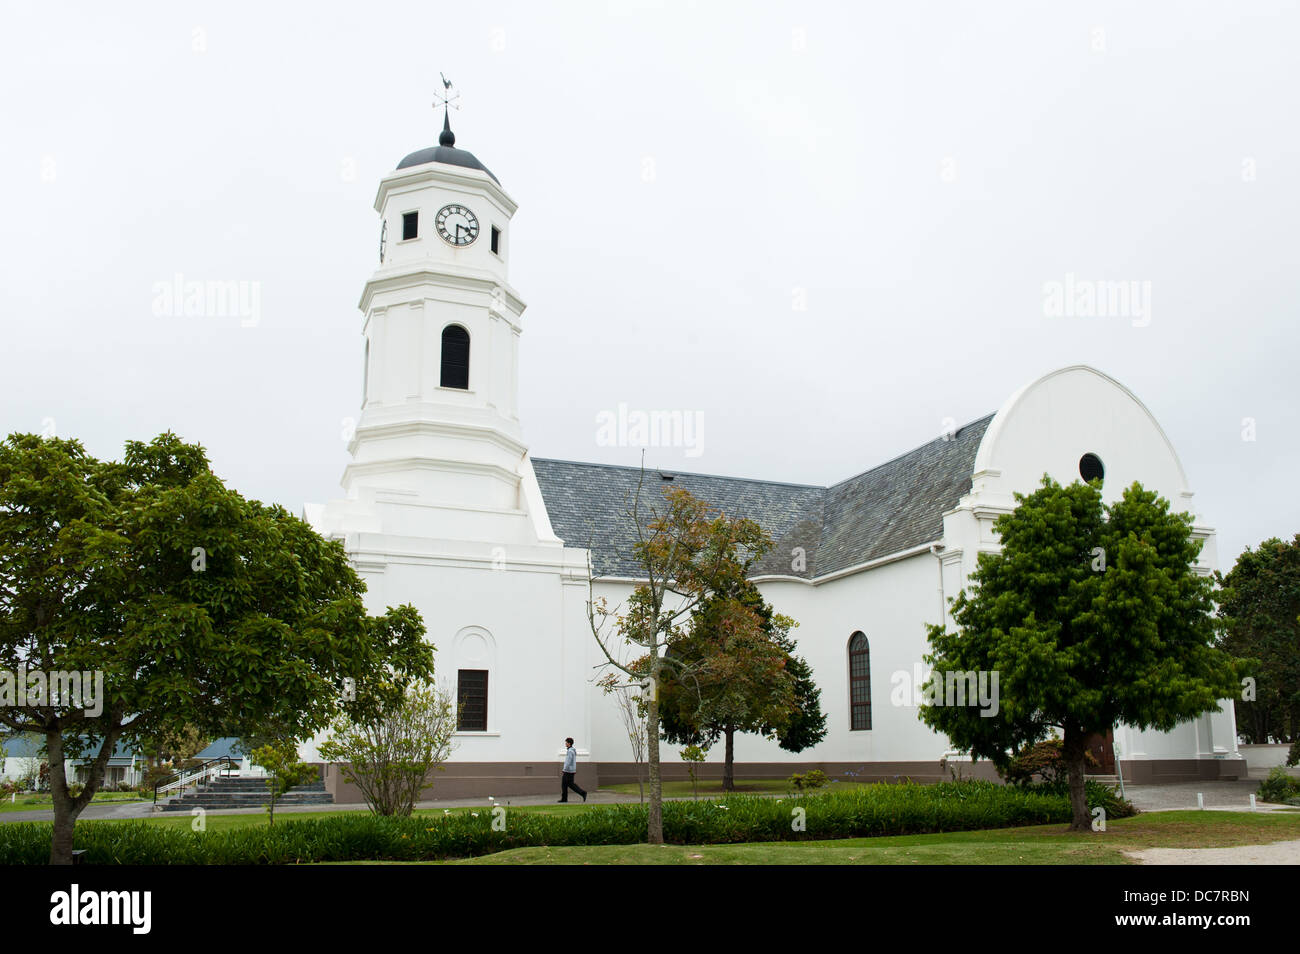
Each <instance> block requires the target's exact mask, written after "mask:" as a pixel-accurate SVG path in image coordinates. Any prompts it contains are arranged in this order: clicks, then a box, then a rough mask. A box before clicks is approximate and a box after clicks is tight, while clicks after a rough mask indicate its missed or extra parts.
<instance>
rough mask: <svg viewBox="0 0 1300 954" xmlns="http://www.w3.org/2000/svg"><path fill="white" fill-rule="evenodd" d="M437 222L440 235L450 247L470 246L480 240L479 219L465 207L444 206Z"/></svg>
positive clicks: (439, 212) (439, 211) (440, 210)
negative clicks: (477, 239)
mask: <svg viewBox="0 0 1300 954" xmlns="http://www.w3.org/2000/svg"><path fill="white" fill-rule="evenodd" d="M435 222H436V224H437V226H438V234H439V235H441V236H442V240H443V241H444V242H446V243H447V244H448V245H455V246H457V247H460V246H464V245H469V244H470V243H472V242H473V241H474V240H475V239H476V238H478V219H477V218H475V216H474V213H473V212H471V211H470V210H469V209H467V208H465V207H464V206H463V205H444V206H443V207H442V208H441V209H439V210H438V217H437V219H435Z"/></svg>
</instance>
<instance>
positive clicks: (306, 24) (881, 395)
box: [0, 0, 1300, 569]
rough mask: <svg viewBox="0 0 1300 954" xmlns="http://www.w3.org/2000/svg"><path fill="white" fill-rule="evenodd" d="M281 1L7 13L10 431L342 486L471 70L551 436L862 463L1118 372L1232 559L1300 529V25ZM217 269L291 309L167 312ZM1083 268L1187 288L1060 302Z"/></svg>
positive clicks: (528, 373)
mask: <svg viewBox="0 0 1300 954" xmlns="http://www.w3.org/2000/svg"><path fill="white" fill-rule="evenodd" d="M282 6H287V5H278V4H277V5H271V4H266V3H247V4H245V3H231V2H222V3H210V4H187V3H160V4H146V3H132V4H82V5H69V4H52V3H46V2H42V3H14V2H8V0H6V2H5V3H4V6H3V29H0V81H2V83H0V88H2V90H3V92H2V93H0V95H2V96H3V101H2V102H3V112H2V114H0V118H2V120H3V140H4V149H3V151H0V195H2V196H3V204H2V205H0V208H2V209H3V212H4V214H3V224H2V226H0V262H3V282H0V309H2V312H0V313H2V314H3V316H4V321H5V327H6V334H5V335H4V338H3V341H4V347H3V352H2V354H0V374H3V382H4V383H3V387H2V388H0V427H3V430H4V432H5V433H8V432H13V431H32V432H40V431H42V430H43V429H44V430H46V431H50V430H53V431H54V432H55V433H57V434H58V435H59V436H70V437H77V438H80V439H81V440H82V441H83V442H84V443H85V444H86V445H87V446H88V448H89V449H90V450H91V451H92V452H94V453H96V454H98V455H101V456H113V457H115V456H118V455H119V454H120V452H121V447H122V443H123V441H125V440H128V439H147V438H150V437H152V436H153V435H156V434H157V433H159V432H161V431H164V430H168V429H171V430H174V431H175V432H177V433H178V434H180V435H181V436H182V437H184V438H185V439H186V440H190V441H196V442H199V443H202V444H203V445H204V446H205V447H207V448H208V450H209V453H210V454H211V457H212V460H213V463H214V467H215V469H216V470H217V471H218V473H220V474H221V475H222V476H223V477H224V478H225V479H226V480H227V482H228V483H229V484H230V485H232V486H234V487H235V488H237V489H239V490H240V491H241V492H242V493H244V494H246V495H247V496H251V497H256V498H260V499H264V500H275V501H279V502H281V503H283V504H285V505H286V506H288V507H289V508H290V509H291V510H293V511H294V512H301V509H302V504H303V503H304V502H306V501H313V502H320V501H324V500H326V499H329V498H331V497H335V496H338V494H339V488H338V481H339V477H340V476H341V474H342V471H343V467H344V465H345V464H346V462H347V453H346V444H345V441H344V440H343V439H342V437H341V434H342V431H343V430H344V428H345V426H346V425H345V424H344V421H345V419H347V418H355V417H356V416H357V415H358V413H359V407H358V405H359V399H360V391H361V373H362V367H361V360H362V339H361V335H360V330H361V314H360V312H359V311H358V310H357V307H356V304H357V301H358V298H359V296H360V293H361V290H362V286H363V285H364V283H365V282H366V280H367V279H368V277H369V276H370V274H371V272H372V271H373V269H374V268H375V265H376V256H377V244H378V237H379V236H378V232H379V228H378V221H377V215H376V213H375V212H374V210H373V208H372V203H373V201H374V195H375V191H376V186H377V183H378V180H379V179H380V177H381V176H383V175H384V174H385V173H387V172H389V171H390V170H392V169H393V168H394V167H395V165H396V164H397V162H398V161H399V160H400V159H401V158H402V157H403V156H404V155H406V154H407V153H408V152H411V151H413V150H415V149H418V148H421V147H424V146H429V145H433V144H434V143H435V142H436V138H437V131H438V129H439V128H440V124H441V117H440V115H438V114H435V112H434V110H433V109H432V108H431V102H432V100H433V98H434V94H435V93H436V91H437V90H438V89H439V88H440V86H441V84H440V81H439V79H438V74H439V71H443V72H445V73H446V74H447V76H449V77H450V78H451V79H452V80H453V81H454V82H455V83H456V85H457V86H458V87H459V89H460V90H461V100H460V102H461V105H462V107H463V108H462V109H461V110H460V111H459V112H458V113H453V116H452V122H453V127H454V128H455V131H456V134H457V145H458V146H460V147H462V148H465V149H468V150H470V151H472V152H474V153H475V154H476V155H477V156H478V158H479V159H480V160H481V161H483V162H484V163H485V164H486V165H487V166H488V167H489V168H490V169H492V171H493V172H494V173H495V174H496V175H497V176H498V178H499V179H500V180H501V182H502V184H503V185H504V186H505V188H506V190H507V191H508V192H509V193H510V194H511V195H512V196H513V197H514V199H515V200H516V201H518V202H519V212H518V214H517V215H516V216H515V219H514V222H513V225H512V231H511V236H510V254H511V261H510V281H511V284H512V285H513V286H514V287H515V288H516V289H518V291H519V293H520V294H521V295H522V297H523V298H524V300H525V301H526V302H527V303H528V306H529V307H528V310H527V312H526V313H525V315H524V327H525V334H524V337H523V340H522V344H521V362H522V368H521V375H520V385H519V396H520V406H521V417H522V421H523V426H524V434H525V438H526V439H527V441H528V444H529V445H530V447H531V449H532V452H533V454H534V456H537V457H562V458H567V459H573V460H591V461H605V462H611V463H628V464H634V463H636V461H637V459H638V456H639V455H638V452H637V451H636V450H635V449H632V448H627V447H608V446H601V444H600V443H599V442H598V440H597V428H596V418H597V415H598V414H599V413H600V412H601V411H602V410H611V411H612V410H615V409H617V407H618V406H619V405H620V404H626V405H627V406H628V407H629V408H630V409H645V410H682V411H685V412H688V413H692V414H697V413H698V414H699V415H701V416H702V420H703V424H704V429H703V433H702V443H701V446H700V450H701V453H700V454H699V455H698V456H693V457H687V456H686V454H685V449H683V448H676V449H659V450H654V451H652V452H651V462H652V463H654V464H657V465H660V466H664V467H669V468H675V469H682V470H685V469H690V470H697V471H702V472H706V473H718V474H729V475H736V476H747V477H759V478H765V479H770V480H784V481H793V482H800V483H811V484H826V483H829V482H834V481H838V480H840V479H843V478H845V477H848V476H850V475H852V474H854V473H857V472H860V471H862V470H865V469H867V468H869V467H872V466H874V465H876V464H879V463H881V462H883V461H885V460H887V459H889V458H891V457H893V456H896V455H897V454H899V453H901V452H903V451H906V450H908V449H910V448H911V447H914V446H916V445H918V444H921V443H924V442H925V441H927V440H930V439H931V438H933V437H934V436H936V435H937V434H938V433H940V432H941V430H942V426H943V424H942V422H943V421H944V419H946V418H951V419H953V420H954V421H956V422H957V423H958V424H961V423H965V422H967V421H970V420H972V419H975V418H977V417H980V416H983V415H984V414H987V413H989V412H991V411H993V410H996V409H997V408H998V407H999V406H1000V405H1001V404H1002V403H1003V401H1005V400H1006V398H1007V397H1008V396H1009V395H1010V394H1011V393H1013V392H1014V391H1015V390H1016V389H1017V388H1019V387H1020V386H1021V385H1023V384H1025V383H1027V382H1028V381H1030V380H1032V379H1034V378H1037V377H1038V376H1040V375H1042V374H1043V373H1045V372H1047V371H1050V370H1052V369H1054V368H1057V367H1061V366H1064V365H1070V364H1077V363H1085V364H1091V365H1094V366H1095V367H1097V368H1099V369H1101V370H1102V371H1104V372H1106V373H1108V374H1110V375H1111V376H1113V377H1115V378H1117V379H1118V380H1119V381H1121V382H1122V383H1123V384H1125V385H1127V386H1128V387H1129V388H1130V389H1132V390H1133V391H1134V392H1135V393H1136V394H1137V395H1138V397H1139V398H1141V399H1142V400H1143V401H1144V402H1145V403H1146V404H1147V406H1148V407H1149V408H1150V409H1151V410H1152V412H1153V413H1154V414H1155V416H1156V418H1157V420H1159V421H1160V422H1161V424H1162V425H1163V427H1164V428H1165V430H1166V432H1167V433H1168V435H1169V437H1170V439H1171V440H1172V441H1173V443H1174V446H1175V448H1177V450H1178V451H1179V453H1180V455H1181V457H1182V461H1183V464H1184V467H1185V469H1186V472H1187V475H1188V479H1189V481H1190V484H1191V488H1192V489H1193V490H1194V491H1195V492H1196V497H1195V498H1194V503H1195V506H1196V509H1197V512H1198V514H1199V515H1200V516H1201V517H1202V518H1203V519H1204V520H1205V521H1207V522H1208V523H1209V524H1210V525H1211V526H1214V527H1216V528H1217V530H1218V533H1219V548H1220V562H1221V564H1222V566H1223V568H1224V569H1227V568H1228V567H1229V566H1230V565H1231V562H1232V560H1233V559H1234V558H1235V556H1236V555H1237V554H1238V553H1239V552H1240V550H1241V549H1242V548H1243V547H1245V546H1247V545H1255V544H1257V543H1258V542H1259V541H1260V540H1262V539H1265V538H1267V537H1269V536H1274V535H1278V536H1283V537H1290V536H1291V535H1293V534H1295V533H1296V532H1297V531H1300V495H1298V494H1297V493H1296V484H1297V471H1298V470H1300V448H1298V446H1297V441H1296V435H1297V433H1300V410H1298V405H1300V402H1297V400H1296V399H1297V393H1298V391H1300V384H1298V383H1297V375H1296V358H1297V354H1298V352H1300V349H1298V348H1297V344H1298V343H1300V331H1298V330H1297V311H1298V307H1297V301H1300V294H1298V291H1300V289H1297V284H1298V283H1300V268H1298V267H1297V265H1298V262H1297V258H1298V255H1297V252H1298V251H1300V249H1298V245H1300V239H1298V238H1297V232H1296V222H1297V221H1298V220H1300V201H1298V200H1300V186H1298V185H1297V181H1298V180H1297V164H1298V162H1300V123H1297V122H1296V117H1297V116H1300V65H1298V64H1300V57H1297V55H1296V52H1295V45H1296V37H1297V36H1300V13H1298V12H1297V7H1296V5H1295V4H1282V3H1279V4H1270V3H1242V2H1233V3H1214V4H1204V3H1201V4H1188V3H1172V2H1171V3H1149V4H1142V5H1140V6H1138V5H1134V4H1130V3H1115V4H1110V3H1088V4H1059V3H1052V4H1044V3H1041V2H1025V3H1002V2H982V3H951V4H923V3H889V4H881V3H872V4H847V3H846V4H836V5H829V4H824V5H823V4H808V3H799V4H794V3H781V4H776V3H773V4H762V5H760V4H754V3H743V4H740V3H737V4H724V3H714V2H709V3H704V2H699V3H649V2H646V3H636V2H608V3H588V4H577V3H574V4H562V5H554V4H544V3H538V2H533V3H518V4H489V3H472V4H471V3H445V2H440V0H439V2H428V0H425V2H419V3H409V4H383V3H346V4H329V3H313V4H310V5H308V4H303V5H301V6H300V7H297V8H296V9H282V8H281V7H282ZM178 274H179V275H182V276H183V277H184V279H185V280H187V281H191V280H200V281H210V280H213V281H215V280H236V281H245V282H250V283H257V285H256V287H257V289H258V292H259V294H260V312H259V316H258V320H257V322H256V324H253V325H251V326H246V325H247V324H248V323H247V322H242V321H241V320H240V319H239V317H237V316H218V317H189V318H187V317H183V316H181V317H177V316H172V315H166V314H164V315H157V314H155V311H156V310H157V309H156V308H155V289H154V286H155V283H158V282H170V281H172V280H173V276H175V275H178ZM1067 276H1074V277H1075V279H1076V280H1083V281H1096V280H1102V279H1105V280H1112V281H1130V282H1136V283H1138V285H1136V286H1134V287H1135V288H1138V289H1141V288H1149V290H1150V302H1149V309H1148V310H1147V312H1146V313H1145V314H1142V315H1133V316H1124V315H1121V316H1109V317H1081V316H1073V317H1070V316H1062V317H1056V316H1052V315H1050V314H1048V313H1047V312H1048V311H1049V310H1050V309H1049V308H1048V307H1047V306H1046V301H1045V291H1044V288H1045V284H1046V283H1051V282H1064V281H1065V280H1066V277H1067ZM1143 283H1150V284H1149V285H1144V284H1143ZM249 287H250V288H251V287H253V286H251V285H250V286H249ZM1246 418H1250V419H1253V421H1254V437H1255V439H1254V440H1244V439H1243V427H1244V425H1243V420H1244V419H1246ZM1245 426H1247V427H1248V426H1249V425H1245ZM1247 436H1249V435H1247Z"/></svg>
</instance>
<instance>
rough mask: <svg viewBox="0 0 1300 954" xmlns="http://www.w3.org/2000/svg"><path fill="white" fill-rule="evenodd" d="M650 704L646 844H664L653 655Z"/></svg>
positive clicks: (657, 671)
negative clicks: (648, 799)
mask: <svg viewBox="0 0 1300 954" xmlns="http://www.w3.org/2000/svg"><path fill="white" fill-rule="evenodd" d="M651 657H652V658H651V664H650V704H649V707H648V710H647V714H646V743H647V745H648V753H647V754H648V756H649V758H648V760H647V761H648V764H649V768H650V807H649V809H648V810H647V812H646V843H647V844H651V845H662V844H663V843H664V790H663V783H662V782H661V780H660V778H659V677H660V673H661V667H660V663H659V654H658V653H657V652H655V653H652V654H651Z"/></svg>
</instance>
